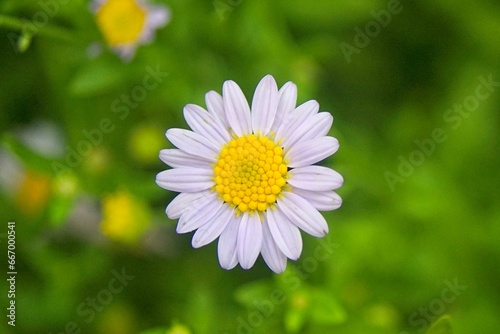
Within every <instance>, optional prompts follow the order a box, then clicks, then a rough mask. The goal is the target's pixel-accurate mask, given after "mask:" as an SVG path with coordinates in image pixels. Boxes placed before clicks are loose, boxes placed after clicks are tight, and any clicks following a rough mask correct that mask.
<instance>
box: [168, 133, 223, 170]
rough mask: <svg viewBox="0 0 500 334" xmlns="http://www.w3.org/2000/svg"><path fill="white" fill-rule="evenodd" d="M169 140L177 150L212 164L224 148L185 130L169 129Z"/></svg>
mask: <svg viewBox="0 0 500 334" xmlns="http://www.w3.org/2000/svg"><path fill="white" fill-rule="evenodd" d="M166 135H167V138H168V140H170V142H171V143H172V144H174V145H175V146H176V147H177V148H179V149H181V150H183V151H184V152H186V153H189V154H194V155H197V156H199V157H203V158H206V159H208V160H210V161H211V162H216V157H217V155H218V154H219V152H220V149H221V148H222V147H218V146H217V143H213V142H212V141H210V140H208V138H205V137H203V136H202V135H200V134H198V133H196V132H193V131H189V130H184V129H169V130H168V131H167V133H166Z"/></svg>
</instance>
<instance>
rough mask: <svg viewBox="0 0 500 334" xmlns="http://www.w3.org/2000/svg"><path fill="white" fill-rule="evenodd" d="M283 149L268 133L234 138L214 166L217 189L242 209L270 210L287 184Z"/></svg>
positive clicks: (226, 198)
mask: <svg viewBox="0 0 500 334" xmlns="http://www.w3.org/2000/svg"><path fill="white" fill-rule="evenodd" d="M283 160H284V159H283V149H282V148H281V147H279V146H276V144H275V143H274V142H273V141H272V140H271V139H269V138H267V137H265V136H260V137H257V136H256V135H253V134H251V135H248V136H244V137H239V138H236V139H233V140H231V141H230V142H229V143H228V144H227V145H225V146H224V148H223V149H222V150H221V151H220V154H219V158H218V161H217V163H216V164H215V167H214V175H215V190H216V191H217V192H218V193H219V195H220V197H221V198H222V199H223V200H224V201H225V202H227V203H229V204H231V205H234V206H236V207H237V208H238V209H239V211H241V212H245V211H251V212H253V211H255V210H258V211H266V209H267V207H268V206H269V205H271V204H273V203H274V202H276V198H277V196H278V195H279V194H280V193H281V191H282V190H283V187H284V186H285V185H286V180H285V179H286V176H287V171H288V168H287V166H286V164H285V163H284V162H283Z"/></svg>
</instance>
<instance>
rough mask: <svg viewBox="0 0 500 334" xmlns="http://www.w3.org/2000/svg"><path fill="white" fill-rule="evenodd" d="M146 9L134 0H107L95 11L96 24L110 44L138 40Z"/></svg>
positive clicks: (128, 42)
mask: <svg viewBox="0 0 500 334" xmlns="http://www.w3.org/2000/svg"><path fill="white" fill-rule="evenodd" d="M146 14H147V12H146V10H145V9H143V8H141V7H140V6H139V4H138V3H137V2H136V1H135V0H108V1H107V2H105V3H104V5H102V7H101V8H99V10H98V11H97V24H98V26H99V29H100V30H101V32H102V34H103V35H104V38H105V39H106V41H107V43H108V44H109V45H110V46H118V45H122V44H134V43H136V42H138V39H139V37H140V35H141V32H142V31H143V29H144V24H145V23H146Z"/></svg>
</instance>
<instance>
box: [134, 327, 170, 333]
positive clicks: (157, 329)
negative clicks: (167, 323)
mask: <svg viewBox="0 0 500 334" xmlns="http://www.w3.org/2000/svg"><path fill="white" fill-rule="evenodd" d="M167 331H168V328H167V327H162V328H152V329H147V330H145V331H142V332H140V333H139V334H166V333H167Z"/></svg>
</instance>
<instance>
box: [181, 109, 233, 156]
mask: <svg viewBox="0 0 500 334" xmlns="http://www.w3.org/2000/svg"><path fill="white" fill-rule="evenodd" d="M184 118H185V119H186V122H187V123H188V125H189V127H190V128H191V129H192V130H193V131H194V132H196V133H199V134H200V135H202V136H204V137H206V138H209V139H210V140H211V141H212V142H214V143H217V145H218V146H219V147H222V145H223V144H225V143H227V142H229V141H230V140H231V137H230V136H229V132H227V130H226V129H225V128H224V125H222V122H221V121H220V119H219V118H214V117H213V116H212V115H211V114H209V113H208V112H207V111H206V110H205V109H203V108H202V107H200V106H197V105H195V104H188V105H186V106H185V107H184Z"/></svg>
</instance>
